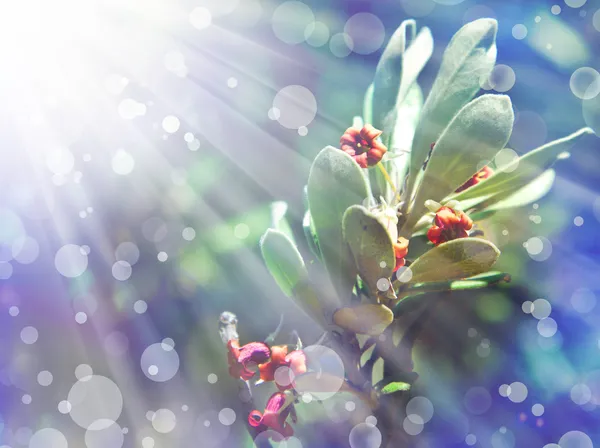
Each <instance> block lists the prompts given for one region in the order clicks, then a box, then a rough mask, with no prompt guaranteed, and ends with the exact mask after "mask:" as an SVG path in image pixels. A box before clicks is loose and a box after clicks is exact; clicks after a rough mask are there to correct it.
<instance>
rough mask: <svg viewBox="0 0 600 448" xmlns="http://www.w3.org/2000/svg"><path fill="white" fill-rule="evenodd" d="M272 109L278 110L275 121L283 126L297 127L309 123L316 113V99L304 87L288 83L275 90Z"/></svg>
mask: <svg viewBox="0 0 600 448" xmlns="http://www.w3.org/2000/svg"><path fill="white" fill-rule="evenodd" d="M273 109H277V110H278V111H279V116H278V117H277V121H278V122H279V123H280V124H281V125H282V126H283V127H285V128H288V129H298V128H300V127H302V126H307V125H309V124H310V123H311V122H312V121H313V120H314V118H315V116H316V114H317V100H316V98H315V96H314V95H313V93H312V92H311V91H310V90H309V89H308V88H306V87H304V86H300V85H290V86H287V87H284V88H282V89H281V90H279V92H277V94H276V95H275V98H274V99H273Z"/></svg>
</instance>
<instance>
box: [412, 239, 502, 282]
mask: <svg viewBox="0 0 600 448" xmlns="http://www.w3.org/2000/svg"><path fill="white" fill-rule="evenodd" d="M499 256H500V251H499V250H498V248H496V246H494V245H493V244H492V243H490V242H489V241H486V240H483V239H480V238H459V239H457V240H452V241H448V242H447V243H443V244H440V245H439V246H436V247H434V248H433V249H431V250H429V251H427V252H425V253H424V254H423V255H421V256H420V257H419V258H417V259H416V260H415V261H414V262H413V263H412V264H411V265H410V270H411V272H412V277H411V279H410V282H411V283H427V282H442V281H446V280H458V279H464V278H466V277H471V276H473V275H477V274H481V273H483V272H486V271H488V270H489V269H490V268H491V267H492V266H493V265H494V263H496V260H497V259H498V257H499Z"/></svg>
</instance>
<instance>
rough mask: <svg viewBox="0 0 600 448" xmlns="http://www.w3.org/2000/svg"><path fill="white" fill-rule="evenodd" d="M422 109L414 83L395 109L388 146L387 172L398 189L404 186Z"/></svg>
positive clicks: (421, 97)
mask: <svg viewBox="0 0 600 448" xmlns="http://www.w3.org/2000/svg"><path fill="white" fill-rule="evenodd" d="M422 107H423V91H422V90H421V88H420V87H419V85H418V84H416V83H415V84H413V86H412V88H411V89H410V90H409V92H408V93H407V95H406V98H405V99H404V101H403V102H402V104H400V105H399V106H398V108H397V116H396V125H395V127H394V131H393V136H392V139H391V144H390V152H391V153H392V154H393V159H392V160H390V162H389V163H388V170H389V171H390V176H391V177H392V179H393V180H394V182H395V183H396V186H397V187H398V188H401V187H402V185H403V184H404V177H405V176H406V173H407V170H408V164H409V163H410V148H411V145H412V141H413V137H414V135H415V129H416V127H417V123H418V122H419V116H420V115H421V109H422ZM390 199H391V198H390Z"/></svg>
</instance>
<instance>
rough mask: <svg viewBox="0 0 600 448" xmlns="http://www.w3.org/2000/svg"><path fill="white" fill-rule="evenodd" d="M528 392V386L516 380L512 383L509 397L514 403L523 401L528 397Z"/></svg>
mask: <svg viewBox="0 0 600 448" xmlns="http://www.w3.org/2000/svg"><path fill="white" fill-rule="evenodd" d="M527 393H528V391H527V386H525V384H523V383H521V382H519V381H515V382H514V383H511V384H510V393H509V395H508V399H509V400H510V401H512V402H513V403H522V402H523V401H525V399H526V398H527Z"/></svg>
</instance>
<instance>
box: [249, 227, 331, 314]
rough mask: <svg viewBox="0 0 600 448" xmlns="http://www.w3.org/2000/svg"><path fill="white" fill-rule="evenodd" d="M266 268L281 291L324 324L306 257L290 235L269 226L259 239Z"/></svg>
mask: <svg viewBox="0 0 600 448" xmlns="http://www.w3.org/2000/svg"><path fill="white" fill-rule="evenodd" d="M260 250H261V252H262V256H263V259H264V261H265V264H266V265H267V269H268V270H269V272H270V273H271V275H272V276H273V278H274V279H275V282H276V283H277V284H278V285H279V287H280V288H281V290H282V291H283V292H284V293H285V294H286V295H287V296H288V297H291V298H292V299H294V301H295V302H296V304H297V305H298V306H299V307H300V308H302V309H303V310H304V311H305V312H307V313H308V314H309V315H311V316H312V317H313V318H314V319H315V320H316V321H317V322H319V323H321V324H322V325H324V320H323V308H322V306H321V304H320V302H319V298H318V296H317V294H316V292H315V291H314V289H313V288H312V286H311V284H310V282H309V279H308V271H307V270H306V266H305V264H304V260H303V259H302V256H301V255H300V252H298V249H296V246H295V245H294V243H292V241H291V240H290V239H289V237H288V236H287V235H285V234H284V233H283V232H280V231H278V230H273V229H268V230H267V231H266V232H265V234H264V235H263V237H262V238H261V240H260Z"/></svg>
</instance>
